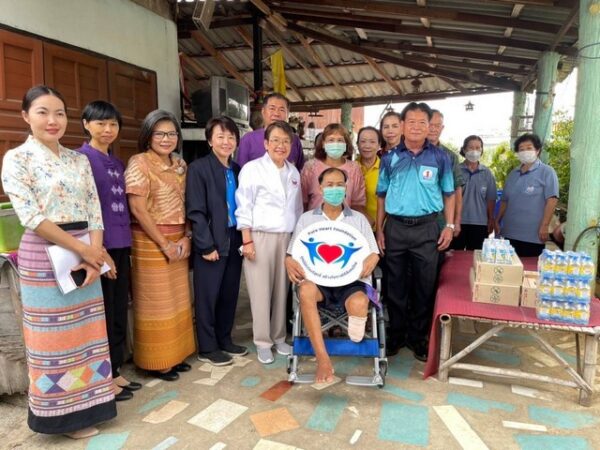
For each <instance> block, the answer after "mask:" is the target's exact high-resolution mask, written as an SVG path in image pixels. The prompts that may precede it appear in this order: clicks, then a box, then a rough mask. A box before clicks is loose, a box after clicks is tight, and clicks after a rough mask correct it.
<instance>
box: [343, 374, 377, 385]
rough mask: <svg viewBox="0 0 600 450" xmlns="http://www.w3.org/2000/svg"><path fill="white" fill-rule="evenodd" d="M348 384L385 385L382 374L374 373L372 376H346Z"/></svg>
mask: <svg viewBox="0 0 600 450" xmlns="http://www.w3.org/2000/svg"><path fill="white" fill-rule="evenodd" d="M346 384H350V385H353V386H383V377H382V376H381V375H374V376H372V377H361V376H358V375H351V376H348V377H346Z"/></svg>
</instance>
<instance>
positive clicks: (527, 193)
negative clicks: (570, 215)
mask: <svg viewBox="0 0 600 450" xmlns="http://www.w3.org/2000/svg"><path fill="white" fill-rule="evenodd" d="M551 197H558V177H557V176H556V172H555V171H554V169H553V168H552V167H550V166H548V165H547V164H544V163H543V162H541V161H540V160H539V159H538V160H537V161H536V162H535V163H533V165H532V166H531V168H530V169H529V170H528V171H527V172H525V173H521V168H520V167H517V168H516V169H514V170H513V171H512V172H510V173H509V174H508V177H506V182H505V183H504V192H503V194H502V201H503V202H506V211H505V212H504V217H503V224H502V229H501V230H500V234H502V236H504V237H505V238H507V239H516V240H518V241H523V242H532V243H535V244H542V241H540V238H539V237H538V230H539V228H540V223H541V221H542V218H543V217H544V207H545V206H546V200H548V199H549V198H551Z"/></svg>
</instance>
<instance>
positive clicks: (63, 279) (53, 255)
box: [46, 233, 110, 294]
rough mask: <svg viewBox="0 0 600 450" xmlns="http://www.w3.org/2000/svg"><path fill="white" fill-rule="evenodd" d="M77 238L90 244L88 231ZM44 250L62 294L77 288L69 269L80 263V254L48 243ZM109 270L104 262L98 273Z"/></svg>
mask: <svg viewBox="0 0 600 450" xmlns="http://www.w3.org/2000/svg"><path fill="white" fill-rule="evenodd" d="M78 239H79V240H80V241H82V242H84V243H85V244H88V245H89V244H90V234H89V233H86V234H84V235H83V236H81V237H79V238H78ZM46 252H47V253H48V258H49V259H50V264H52V270H53V271H54V276H55V278H56V282H57V284H58V287H59V289H60V291H61V292H62V293H63V294H68V293H69V292H72V291H74V290H75V289H77V285H76V284H75V281H73V277H71V270H72V269H73V267H75V266H77V265H79V264H81V262H82V261H83V260H82V259H81V256H79V255H78V254H77V253H75V252H72V251H71V250H67V249H66V248H64V247H61V246H59V245H50V246H49V247H48V248H47V249H46ZM109 270H110V267H109V265H108V264H106V263H104V265H103V266H102V268H101V269H100V273H101V274H103V273H106V272H108V271H109Z"/></svg>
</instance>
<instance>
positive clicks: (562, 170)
mask: <svg viewBox="0 0 600 450" xmlns="http://www.w3.org/2000/svg"><path fill="white" fill-rule="evenodd" d="M554 117H555V123H554V127H553V131H552V140H550V141H548V142H546V144H545V145H544V151H545V152H548V164H549V165H550V166H552V168H553V169H554V170H555V171H556V175H557V176H558V186H559V197H560V200H559V202H560V204H562V205H564V207H566V205H567V204H568V203H569V182H570V179H571V164H570V153H571V138H572V136H573V119H571V118H569V117H567V116H566V114H565V113H564V112H561V111H558V112H557V113H556V114H555V116H554Z"/></svg>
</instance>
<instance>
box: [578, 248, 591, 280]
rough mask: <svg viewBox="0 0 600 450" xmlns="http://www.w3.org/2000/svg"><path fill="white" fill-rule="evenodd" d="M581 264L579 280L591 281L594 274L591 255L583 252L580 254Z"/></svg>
mask: <svg viewBox="0 0 600 450" xmlns="http://www.w3.org/2000/svg"><path fill="white" fill-rule="evenodd" d="M580 261H581V265H580V267H579V277H580V280H581V281H584V282H587V283H591V282H592V278H593V276H594V261H592V257H591V256H589V255H586V254H585V253H584V254H582V256H581V259H580Z"/></svg>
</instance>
